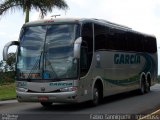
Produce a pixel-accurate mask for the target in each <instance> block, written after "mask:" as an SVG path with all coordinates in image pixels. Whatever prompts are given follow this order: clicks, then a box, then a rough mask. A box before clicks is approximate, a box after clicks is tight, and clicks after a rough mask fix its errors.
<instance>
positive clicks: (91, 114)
mask: <svg viewBox="0 0 160 120" xmlns="http://www.w3.org/2000/svg"><path fill="white" fill-rule="evenodd" d="M159 108H160V84H156V85H154V86H152V87H151V92H150V93H148V94H145V95H139V94H137V91H133V92H128V93H123V94H119V95H114V96H110V97H106V98H105V99H104V100H103V103H102V104H100V105H98V106H96V107H91V106H90V104H89V103H88V102H86V103H81V104H60V103H59V104H58V103H56V104H53V105H52V106H50V107H48V108H44V107H42V106H41V104H39V103H18V102H17V101H16V100H9V101H0V120H36V119H37V120H95V119H96V120H101V119H102V120H111V119H117V120H118V119H119V118H120V119H127V118H128V119H137V118H138V117H139V115H141V116H143V115H146V114H148V113H151V112H153V111H155V110H157V109H159ZM137 115H138V116H137ZM135 116H136V117H135ZM158 119H160V117H159V118H157V117H156V119H155V120H158Z"/></svg>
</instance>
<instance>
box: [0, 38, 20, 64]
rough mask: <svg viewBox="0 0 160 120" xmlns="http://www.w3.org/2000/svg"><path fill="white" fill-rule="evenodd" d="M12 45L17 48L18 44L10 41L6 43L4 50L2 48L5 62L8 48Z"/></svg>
mask: <svg viewBox="0 0 160 120" xmlns="http://www.w3.org/2000/svg"><path fill="white" fill-rule="evenodd" d="M12 45H16V46H19V42H18V41H11V42H8V43H7V44H6V45H5V46H4V48H3V60H4V61H6V60H7V59H8V49H9V47H10V46H12Z"/></svg>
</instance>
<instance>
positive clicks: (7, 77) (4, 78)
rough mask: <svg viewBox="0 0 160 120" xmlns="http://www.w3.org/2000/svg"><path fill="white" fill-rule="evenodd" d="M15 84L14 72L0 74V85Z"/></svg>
mask: <svg viewBox="0 0 160 120" xmlns="http://www.w3.org/2000/svg"><path fill="white" fill-rule="evenodd" d="M14 82H15V72H14V71H9V72H0V85H6V84H10V83H14Z"/></svg>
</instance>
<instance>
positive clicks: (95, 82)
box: [92, 76, 104, 99]
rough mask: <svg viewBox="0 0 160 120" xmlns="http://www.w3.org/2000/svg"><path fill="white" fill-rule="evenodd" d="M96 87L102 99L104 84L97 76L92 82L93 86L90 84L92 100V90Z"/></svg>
mask: <svg viewBox="0 0 160 120" xmlns="http://www.w3.org/2000/svg"><path fill="white" fill-rule="evenodd" d="M95 86H97V87H98V88H99V90H100V93H101V97H102V98H103V96H104V92H103V90H104V83H103V79H102V78H101V77H99V76H97V77H96V78H95V79H94V81H93V84H92V99H93V90H94V87H95Z"/></svg>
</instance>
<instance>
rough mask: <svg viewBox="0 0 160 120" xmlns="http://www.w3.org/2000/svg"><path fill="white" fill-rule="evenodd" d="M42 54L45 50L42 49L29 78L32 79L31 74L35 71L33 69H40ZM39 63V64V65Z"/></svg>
mask: <svg viewBox="0 0 160 120" xmlns="http://www.w3.org/2000/svg"><path fill="white" fill-rule="evenodd" d="M42 55H43V51H41V54H40V56H39V59H37V60H36V62H35V64H34V65H33V67H32V69H31V71H30V72H29V74H28V78H27V79H28V80H31V78H30V77H31V74H32V72H33V70H36V69H37V68H38V69H39V70H40V67H41V57H42ZM38 64H39V65H38Z"/></svg>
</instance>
